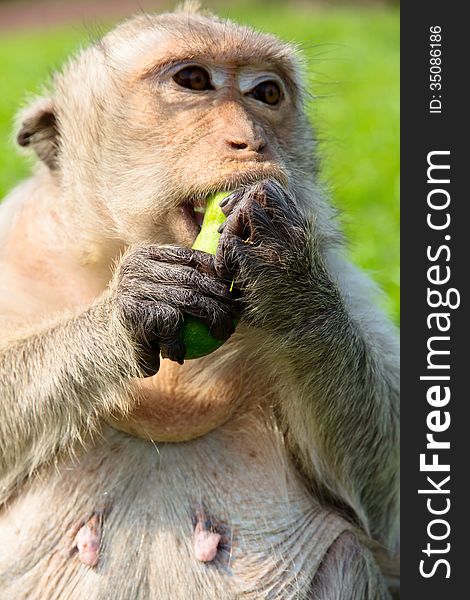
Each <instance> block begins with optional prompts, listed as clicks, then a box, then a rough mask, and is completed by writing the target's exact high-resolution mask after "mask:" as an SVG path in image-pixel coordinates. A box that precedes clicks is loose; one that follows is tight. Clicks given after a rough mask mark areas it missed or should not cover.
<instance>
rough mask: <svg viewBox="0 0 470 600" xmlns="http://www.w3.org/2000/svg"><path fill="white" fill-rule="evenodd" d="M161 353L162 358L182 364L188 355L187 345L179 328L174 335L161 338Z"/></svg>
mask: <svg viewBox="0 0 470 600" xmlns="http://www.w3.org/2000/svg"><path fill="white" fill-rule="evenodd" d="M159 343H160V354H161V357H162V358H169V359H170V360H172V361H174V362H177V363H178V364H180V365H182V364H183V363H184V357H185V355H186V346H185V345H184V342H183V340H182V339H181V331H180V330H179V331H178V332H177V333H176V332H175V335H173V336H172V337H165V338H160V340H159Z"/></svg>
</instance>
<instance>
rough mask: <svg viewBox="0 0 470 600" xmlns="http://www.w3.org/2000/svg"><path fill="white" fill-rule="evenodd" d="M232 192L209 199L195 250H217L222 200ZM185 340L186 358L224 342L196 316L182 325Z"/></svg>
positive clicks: (221, 221)
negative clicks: (215, 336)
mask: <svg viewBox="0 0 470 600" xmlns="http://www.w3.org/2000/svg"><path fill="white" fill-rule="evenodd" d="M229 193H230V192H218V193H217V194H212V195H211V196H209V198H208V199H207V204H206V211H205V214H204V220H203V222H202V226H201V231H200V232H199V234H198V236H197V238H196V239H195V241H194V244H193V250H202V251H203V252H208V253H209V254H214V255H215V253H216V252H217V244H218V243H219V238H220V233H219V232H218V231H217V229H218V228H219V227H220V225H222V223H223V222H224V221H225V219H226V217H225V215H224V213H223V212H222V210H221V209H220V206H219V204H220V202H221V201H222V200H223V198H225V197H226V196H228V194H229ZM182 336H183V342H184V345H185V346H186V355H185V359H191V358H200V357H201V356H206V354H210V353H211V352H214V350H217V348H219V347H220V346H221V345H222V344H223V343H224V342H223V341H221V340H216V339H214V338H213V337H212V336H211V334H210V333H209V328H208V327H207V325H206V324H205V323H202V322H201V321H199V320H198V319H196V318H195V317H185V319H184V323H183V327H182Z"/></svg>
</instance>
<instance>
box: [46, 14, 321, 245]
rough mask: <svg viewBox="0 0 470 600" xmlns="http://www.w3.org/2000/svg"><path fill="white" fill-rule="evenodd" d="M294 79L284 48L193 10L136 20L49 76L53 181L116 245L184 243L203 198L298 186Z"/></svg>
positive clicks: (298, 106)
mask: <svg viewBox="0 0 470 600" xmlns="http://www.w3.org/2000/svg"><path fill="white" fill-rule="evenodd" d="M298 72H299V67H298V64H297V60H296V57H295V52H294V50H293V49H292V48H291V47H290V46H288V45H286V44H283V43H281V42H280V41H279V40H277V39H276V38H274V37H272V36H269V35H265V34H260V33H257V32H254V31H253V30H251V29H249V28H246V27H240V26H238V25H235V24H233V23H230V22H227V21H221V20H217V19H215V18H208V17H204V16H202V15H199V14H191V15H188V14H182V13H172V14H167V15H160V16H155V17H153V16H148V17H140V18H139V17H138V18H136V19H133V20H131V21H129V22H127V23H125V24H123V25H121V26H120V27H118V28H117V29H116V30H114V31H113V32H111V33H110V34H108V35H107V36H105V37H104V39H103V40H102V41H101V42H100V43H99V44H98V45H96V46H94V47H92V48H91V49H89V50H88V51H85V52H84V53H82V55H81V56H80V57H79V58H78V60H77V61H76V62H75V63H73V62H72V63H71V64H70V66H69V67H68V69H67V70H66V72H65V73H64V74H63V75H62V76H61V77H60V78H59V79H58V81H57V88H58V90H59V93H58V94H57V100H56V103H57V106H58V111H59V113H60V114H59V115H58V119H57V121H58V122H59V123H60V128H61V130H62V131H61V136H60V137H61V144H60V151H59V152H60V156H59V160H58V161H57V162H58V164H59V170H61V175H62V183H63V185H64V187H66V188H67V189H69V190H70V193H74V190H75V189H76V188H77V186H78V187H80V188H81V190H82V194H81V198H80V201H81V202H89V201H90V200H89V198H88V196H90V197H91V198H94V199H95V201H97V202H99V203H101V205H102V207H101V208H102V210H101V213H102V214H103V223H105V222H109V223H110V226H111V227H112V229H113V235H114V237H119V238H120V239H122V240H123V241H124V242H125V243H142V242H144V243H145V242H149V243H155V242H156V243H177V244H182V245H187V246H191V245H192V243H193V241H194V239H195V237H196V235H197V233H198V231H199V224H200V220H201V219H202V216H200V215H201V211H203V210H204V203H205V199H206V198H207V197H208V195H209V194H211V193H214V192H217V191H225V190H226V191H230V190H234V189H236V188H238V187H240V186H243V185H245V184H249V183H252V182H254V181H258V180H260V179H265V178H273V179H277V180H278V181H279V182H281V183H282V184H283V185H285V186H289V185H292V182H293V181H296V180H305V172H307V171H308V170H309V165H310V161H311V159H310V157H307V156H306V148H307V154H308V147H309V142H310V137H311V136H310V128H309V126H308V121H307V119H306V118H305V116H304V114H303V110H302V93H301V86H300V83H299V75H298ZM79 79H80V83H79V84H78V83H77V82H78V80H79ZM77 119H79V122H80V131H79V132H77ZM67 128H68V133H67ZM299 148H301V149H302V152H300V151H298V149H299ZM312 154H313V152H312ZM77 166H78V168H77ZM300 170H303V171H304V172H303V173H302V174H301V176H300V177H299V171H300ZM293 174H297V175H296V176H295V177H293ZM78 178H80V184H78V183H77V179H78ZM84 187H85V191H83V188H84ZM195 208H196V211H195V210H194V209H195ZM95 212H96V210H95Z"/></svg>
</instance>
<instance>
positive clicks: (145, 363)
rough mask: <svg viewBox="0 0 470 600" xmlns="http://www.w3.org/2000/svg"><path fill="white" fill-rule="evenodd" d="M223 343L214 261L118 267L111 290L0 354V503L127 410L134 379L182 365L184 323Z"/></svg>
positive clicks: (143, 257)
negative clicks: (187, 319) (164, 364)
mask: <svg viewBox="0 0 470 600" xmlns="http://www.w3.org/2000/svg"><path fill="white" fill-rule="evenodd" d="M185 314H187V315H191V316H193V317H197V318H199V319H201V320H202V321H203V322H205V323H206V324H207V325H208V327H209V328H210V331H211V333H212V334H213V335H214V336H215V337H217V338H218V339H221V340H225V339H227V338H228V337H229V336H230V335H231V333H232V331H233V319H234V318H235V316H236V312H235V307H234V301H233V298H232V296H231V294H230V291H229V286H228V285H226V284H224V283H222V282H221V281H219V279H218V278H217V276H216V274H215V270H214V266H213V257H212V256H210V255H208V254H206V253H204V252H199V251H195V250H189V249H185V248H179V247H171V246H165V247H163V246H142V247H139V248H137V249H134V250H132V251H130V252H129V253H128V254H127V255H126V256H125V257H124V258H123V259H122V261H121V264H120V265H119V267H118V269H117V271H116V274H115V277H114V279H113V281H112V282H111V284H110V287H109V288H108V289H107V290H106V292H104V293H103V294H102V296H101V297H100V298H98V299H97V300H96V301H95V302H94V303H93V305H92V306H91V307H89V308H88V309H86V310H84V311H83V312H82V313H80V314H77V315H75V316H70V317H68V318H67V317H64V318H62V320H59V321H57V322H56V323H54V324H50V325H48V326H44V327H43V328H42V329H37V330H34V331H33V332H30V333H29V334H26V335H24V336H22V337H20V336H17V337H16V338H14V339H13V341H12V336H11V335H9V339H10V342H7V343H3V349H2V346H0V385H1V387H0V391H1V394H0V415H1V418H0V451H1V454H0V479H1V484H0V485H1V487H0V489H1V492H0V503H1V502H2V501H4V500H5V499H6V498H8V495H9V493H10V492H11V491H12V489H13V486H14V485H15V484H16V483H18V482H20V481H22V480H23V479H24V478H25V477H27V476H29V475H31V474H32V473H34V472H35V471H36V470H37V469H38V468H39V467H40V466H41V465H42V464H43V463H46V462H47V461H49V460H51V459H52V458H53V457H54V456H56V455H60V454H62V453H63V452H65V451H67V450H71V449H72V447H73V445H74V444H76V443H77V442H79V443H80V442H81V443H83V442H84V441H85V438H86V437H87V436H90V435H92V434H93V433H96V431H97V430H98V429H99V427H100V424H101V422H102V420H103V419H106V418H108V419H109V418H112V417H122V416H123V415H124V416H125V415H126V414H127V413H128V412H129V410H130V409H131V408H132V407H133V406H134V401H133V394H132V393H131V392H133V391H134V390H135V387H133V388H131V380H132V378H134V377H142V376H143V375H144V374H152V375H153V374H155V373H156V372H157V371H158V369H159V355H160V354H161V355H162V356H167V357H168V358H170V359H172V360H174V361H176V362H182V360H183V358H184V353H185V348H184V345H182V342H181V332H180V329H181V326H182V323H183V315H185Z"/></svg>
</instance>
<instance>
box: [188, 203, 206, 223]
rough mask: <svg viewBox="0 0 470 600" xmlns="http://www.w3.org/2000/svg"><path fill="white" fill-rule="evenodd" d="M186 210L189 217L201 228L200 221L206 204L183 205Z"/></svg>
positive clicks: (202, 218)
mask: <svg viewBox="0 0 470 600" xmlns="http://www.w3.org/2000/svg"><path fill="white" fill-rule="evenodd" d="M184 208H185V210H186V212H187V213H188V216H189V218H190V219H192V220H193V221H194V222H195V223H196V225H197V226H198V227H199V229H201V227H202V222H203V221H204V215H205V214H206V205H205V204H204V205H197V206H195V205H193V204H188V205H186V206H185V207H184Z"/></svg>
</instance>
